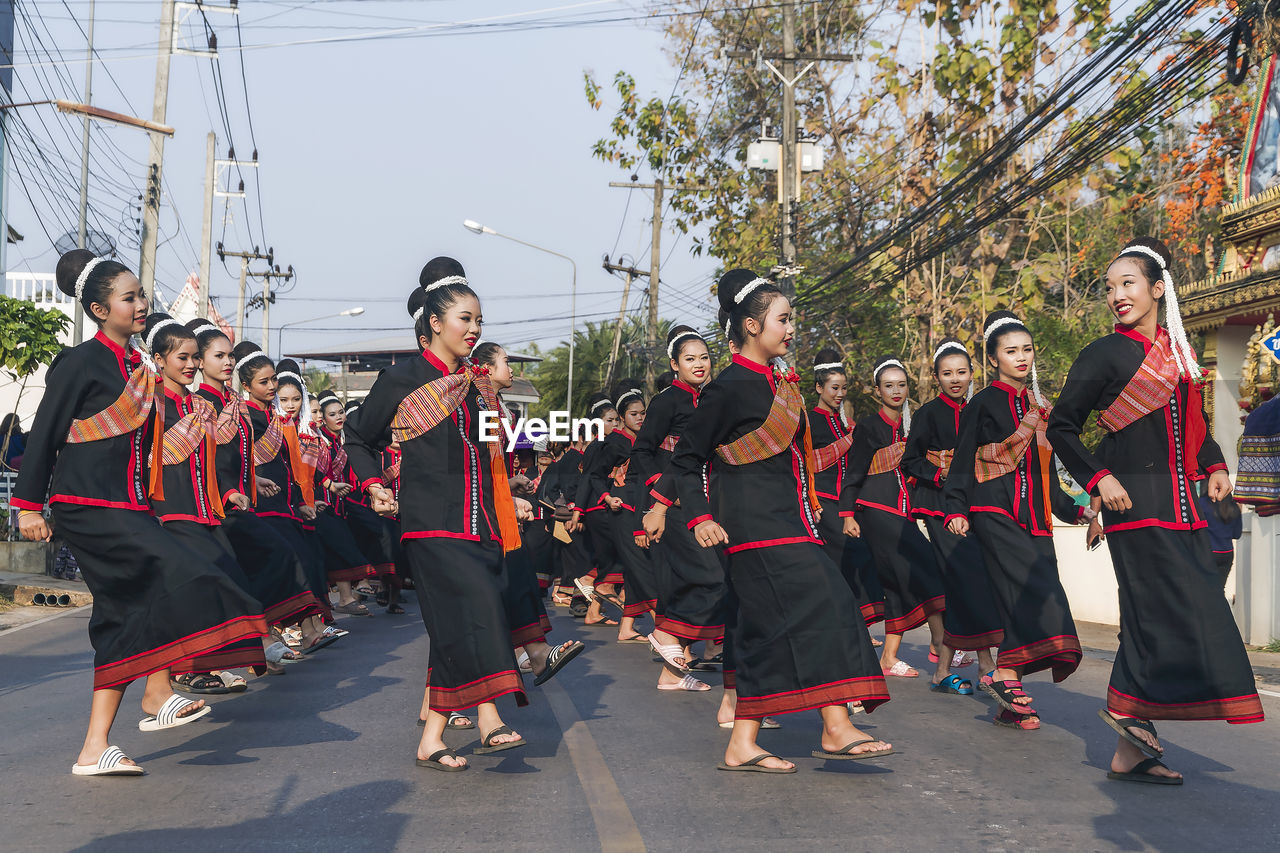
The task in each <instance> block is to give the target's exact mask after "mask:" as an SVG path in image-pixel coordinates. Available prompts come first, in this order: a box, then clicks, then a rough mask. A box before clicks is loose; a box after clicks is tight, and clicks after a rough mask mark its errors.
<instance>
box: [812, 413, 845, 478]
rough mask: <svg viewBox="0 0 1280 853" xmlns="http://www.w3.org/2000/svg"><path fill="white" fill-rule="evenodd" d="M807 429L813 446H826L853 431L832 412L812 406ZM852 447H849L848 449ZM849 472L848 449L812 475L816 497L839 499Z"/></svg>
mask: <svg viewBox="0 0 1280 853" xmlns="http://www.w3.org/2000/svg"><path fill="white" fill-rule="evenodd" d="M809 429H810V430H811V432H812V435H813V446H814V448H818V447H826V446H827V445H829V444H832V443H834V442H836V441H839V440H840V439H841V438H843V437H844V436H846V435H848V434H849V433H851V432H853V427H851V426H845V423H844V420H843V419H842V418H841V417H840V416H839V415H837V414H835V413H834V412H828V411H827V410H826V409H820V408H818V407H817V406H814V407H813V408H812V409H810V410H809ZM852 449H853V448H852V447H851V448H850V450H852ZM848 473H849V451H848V450H846V451H845V452H844V454H843V455H842V456H841V457H840V458H839V459H837V460H836V462H835V464H834V465H830V466H828V467H826V468H824V469H822V470H821V471H819V472H817V473H816V474H815V475H814V486H815V487H816V488H817V491H818V497H820V498H827V499H828V500H833V501H838V500H840V489H841V488H842V487H843V486H844V478H845V477H846V476H847V475H848Z"/></svg>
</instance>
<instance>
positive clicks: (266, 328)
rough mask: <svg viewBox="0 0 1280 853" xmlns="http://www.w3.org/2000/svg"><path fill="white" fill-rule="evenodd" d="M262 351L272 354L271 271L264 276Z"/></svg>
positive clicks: (265, 353)
mask: <svg viewBox="0 0 1280 853" xmlns="http://www.w3.org/2000/svg"><path fill="white" fill-rule="evenodd" d="M262 352H263V354H264V355H271V271H270V270H268V271H267V274H266V275H264V276H263V277H262Z"/></svg>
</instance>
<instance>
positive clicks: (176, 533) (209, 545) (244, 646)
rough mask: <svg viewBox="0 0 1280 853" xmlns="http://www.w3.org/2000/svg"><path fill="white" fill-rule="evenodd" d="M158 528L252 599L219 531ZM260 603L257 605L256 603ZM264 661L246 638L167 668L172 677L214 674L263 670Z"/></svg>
mask: <svg viewBox="0 0 1280 853" xmlns="http://www.w3.org/2000/svg"><path fill="white" fill-rule="evenodd" d="M161 526H162V527H164V529H165V530H166V531H167V532H168V533H169V534H170V535H171V536H173V537H174V538H176V539H177V540H178V542H180V543H181V544H182V547H183V548H186V549H187V551H188V552H190V553H192V554H200V555H202V556H204V557H206V558H207V559H208V560H209V561H210V562H212V563H213V564H214V565H215V566H217V567H218V568H219V569H220V570H221V571H222V573H223V574H225V575H226V576H227V577H228V578H230V579H231V580H232V581H233V582H234V583H235V585H236V586H238V587H240V589H242V590H244V591H245V592H246V593H248V594H249V595H251V596H252V595H253V585H252V584H251V583H250V582H249V577H248V575H246V574H245V572H244V569H242V568H240V564H239V563H238V562H237V561H236V555H235V551H233V550H232V549H231V543H230V542H229V541H227V537H226V534H224V533H223V532H222V529H221V527H217V526H214V525H209V524H200V523H198V522H195V521H166V522H162V523H161ZM259 603H261V602H259ZM266 665H267V660H266V658H265V657H264V656H263V654H262V640H261V638H260V637H246V638H244V639H243V640H237V641H236V642H234V643H230V644H228V645H225V646H223V647H222V648H220V649H214V650H213V651H211V652H208V653H206V654H202V655H197V656H196V657H193V658H188V659H187V660H184V661H178V662H177V663H174V664H173V665H172V666H170V667H169V669H170V671H171V672H173V674H174V675H178V674H181V673H184V672H214V671H216V670H223V669H239V668H241V667H252V668H254V669H265V668H266Z"/></svg>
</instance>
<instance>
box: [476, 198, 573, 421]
mask: <svg viewBox="0 0 1280 853" xmlns="http://www.w3.org/2000/svg"><path fill="white" fill-rule="evenodd" d="M462 227H463V228H465V229H467V230H468V231H471V232H474V233H476V234H492V235H493V236H495V237H501V238H502V239H504V240H510V241H511V242H512V243H519V244H520V245H521V246H528V247H529V248H530V249H537V250H538V251H539V252H546V253H547V254H548V255H555V256H556V257H557V258H564V259H565V260H566V261H568V262H569V264H570V265H571V266H572V267H573V284H572V287H571V289H570V296H569V389H568V391H567V392H566V393H565V404H564V408H565V411H566V412H572V411H573V349H574V341H573V338H574V334H575V332H576V331H577V326H578V265H577V264H576V263H574V261H573V258H571V257H569V256H568V255H562V254H560V253H559V252H553V251H551V250H550V249H548V248H546V247H545V246H539V245H538V244H536V243H530V242H528V241H525V240H520V239H517V238H515V237H512V236H510V235H507V234H503V233H501V232H498V231H494V230H493V229H492V228H490V227H489V226H488V225H481V224H480V223H479V222H476V221H475V220H474V219H465V220H463V222H462Z"/></svg>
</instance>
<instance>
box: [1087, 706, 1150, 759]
mask: <svg viewBox="0 0 1280 853" xmlns="http://www.w3.org/2000/svg"><path fill="white" fill-rule="evenodd" d="M1098 716H1099V717H1101V718H1102V721H1103V722H1104V723H1106V724H1107V725H1108V726H1111V728H1113V729H1115V732H1116V734H1118V735H1120V737H1122V738H1124V740H1125V741H1126V742H1127V743H1130V744H1133V745H1134V746H1136V747H1137V748H1138V749H1140V750H1142V754H1143V755H1145V756H1148V757H1149V758H1159V757H1160V756H1162V755H1164V753H1163V752H1161V751H1159V750H1157V749H1156V748H1154V747H1153V746H1152V745H1151V744H1149V743H1144V742H1143V740H1142V738H1139V737H1135V736H1134V735H1131V734H1129V729H1130V728H1136V729H1142V730H1143V731H1144V732H1147V733H1148V734H1150V735H1151V736H1152V737H1153V738H1157V739H1158V738H1159V737H1160V736H1159V735H1157V734H1156V727H1155V726H1153V725H1151V722H1150V721H1149V720H1139V719H1138V718H1137V717H1125V718H1124V719H1123V720H1117V719H1116V718H1115V717H1113V716H1111V714H1110V713H1109V712H1108V711H1107V709H1106V708H1103V709H1102V710H1100V711H1098Z"/></svg>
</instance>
